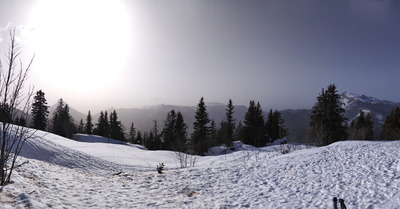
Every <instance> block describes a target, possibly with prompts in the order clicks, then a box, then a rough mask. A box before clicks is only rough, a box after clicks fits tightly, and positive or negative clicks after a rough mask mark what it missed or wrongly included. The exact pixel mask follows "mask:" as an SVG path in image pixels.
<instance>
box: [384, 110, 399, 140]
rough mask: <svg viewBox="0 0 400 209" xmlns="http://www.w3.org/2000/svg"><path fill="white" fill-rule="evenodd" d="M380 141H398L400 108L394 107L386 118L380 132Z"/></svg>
mask: <svg viewBox="0 0 400 209" xmlns="http://www.w3.org/2000/svg"><path fill="white" fill-rule="evenodd" d="M381 139H382V140H399V139H400V108H399V107H395V108H394V109H393V110H392V112H391V113H390V115H388V116H387V117H386V120H385V123H384V124H383V127H382V132H381Z"/></svg>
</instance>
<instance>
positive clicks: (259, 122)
mask: <svg viewBox="0 0 400 209" xmlns="http://www.w3.org/2000/svg"><path fill="white" fill-rule="evenodd" d="M242 137H243V138H242V140H243V142H244V143H245V144H251V145H253V146H256V147H261V146H265V144H266V143H267V142H268V140H267V136H266V130H265V123H264V115H263V112H262V109H261V105H260V103H257V105H256V104H255V102H254V100H251V101H250V105H249V108H248V110H247V112H246V115H245V118H244V126H243V132H242Z"/></svg>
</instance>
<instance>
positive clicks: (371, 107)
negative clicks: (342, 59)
mask: <svg viewBox="0 0 400 209" xmlns="http://www.w3.org/2000/svg"><path fill="white" fill-rule="evenodd" d="M340 95H341V102H342V103H343V104H344V106H343V107H344V109H345V110H346V113H345V116H346V117H347V119H348V120H349V121H348V123H349V124H350V122H351V120H353V119H355V118H356V117H358V115H359V112H360V111H363V112H364V113H370V114H371V116H372V120H373V122H374V136H375V138H378V136H379V134H380V130H381V128H382V125H383V123H384V121H385V119H386V117H387V115H389V114H390V112H391V111H392V110H393V108H394V107H395V106H400V103H397V102H392V101H388V100H380V99H377V98H375V97H370V96H366V95H362V94H361V95H360V94H356V93H352V92H348V91H345V92H343V93H341V94H340ZM66 104H67V103H66ZM56 105H57V104H55V105H53V106H51V108H50V112H51V114H50V117H51V116H52V112H53V111H54V110H55V109H56ZM206 105H207V111H208V114H209V118H210V119H212V120H214V121H215V123H216V125H217V127H218V126H219V124H220V123H221V121H223V120H224V119H225V108H226V104H223V103H217V102H209V103H206ZM247 108H248V107H247V106H245V105H235V109H234V111H235V113H234V118H235V120H236V123H239V121H242V122H243V120H244V116H245V114H246V112H247ZM113 110H115V111H116V112H117V113H118V117H119V120H121V122H122V124H123V125H124V127H125V130H126V131H127V130H128V129H129V127H130V126H131V123H134V126H135V128H136V130H140V131H141V132H144V131H150V130H151V129H152V128H153V127H154V121H157V128H158V130H160V131H161V130H162V128H163V125H164V121H165V119H166V116H167V113H168V112H170V111H171V110H175V112H181V113H182V115H183V117H184V121H185V123H186V124H187V125H188V134H190V133H191V132H192V131H193V122H194V114H195V111H196V106H181V105H170V104H158V105H148V106H144V107H140V108H137V107H134V108H109V109H108V110H107V112H109V113H110V112H111V111H113ZM268 111H269V109H264V116H265V118H266V117H267V115H268ZM280 112H281V114H282V118H283V119H284V120H285V125H286V127H287V128H288V129H289V137H288V138H289V140H292V141H303V140H305V139H307V138H308V123H309V121H310V117H309V116H310V113H311V109H286V110H281V111H280ZM70 114H71V116H72V117H73V118H74V121H75V123H78V122H79V121H80V119H82V120H83V121H84V122H85V120H86V116H87V114H84V113H81V112H79V111H77V110H76V109H74V108H73V107H71V106H70ZM99 115H100V113H95V114H93V113H92V118H93V120H92V123H93V124H96V123H97V119H98V117H99Z"/></svg>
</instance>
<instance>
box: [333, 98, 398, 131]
mask: <svg viewBox="0 0 400 209" xmlns="http://www.w3.org/2000/svg"><path fill="white" fill-rule="evenodd" d="M341 96H342V102H343V104H344V108H345V110H346V117H347V119H349V122H350V121H352V120H354V119H355V118H357V117H358V116H359V115H360V111H363V112H364V114H365V115H366V114H370V115H371V118H372V121H373V122H374V135H375V137H379V134H380V132H381V129H382V125H383V123H384V122H385V120H386V117H387V116H388V115H389V114H390V112H391V111H392V110H393V108H395V107H396V106H400V103H396V102H392V101H386V100H380V99H377V98H374V97H369V96H366V95H358V94H355V93H351V92H343V93H342V94H341Z"/></svg>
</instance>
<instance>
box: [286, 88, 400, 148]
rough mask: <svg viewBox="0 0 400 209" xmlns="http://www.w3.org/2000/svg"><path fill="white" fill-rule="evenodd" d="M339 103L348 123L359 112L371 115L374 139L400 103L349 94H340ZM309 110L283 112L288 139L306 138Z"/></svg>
mask: <svg viewBox="0 0 400 209" xmlns="http://www.w3.org/2000/svg"><path fill="white" fill-rule="evenodd" d="M341 102H342V103H343V108H344V109H345V110H346V113H345V116H346V118H347V119H348V122H349V124H350V122H351V121H352V120H354V119H356V118H357V117H358V116H359V114H360V111H363V112H364V114H365V115H366V114H368V113H369V114H371V118H372V121H373V122H374V137H375V138H376V139H378V138H379V134H380V132H381V129H382V125H383V123H384V122H385V120H386V117H387V116H388V115H389V114H390V112H391V111H392V110H393V109H394V108H395V107H396V106H400V103H396V102H391V101H386V100H380V99H377V98H374V97H369V96H366V95H359V94H355V93H351V92H343V93H342V94H341ZM310 113H311V110H309V109H307V110H283V111H282V117H283V118H284V119H285V124H286V126H287V127H288V128H289V134H290V135H289V139H292V140H294V141H301V140H303V139H306V138H307V134H308V129H307V128H308V123H309V122H310Z"/></svg>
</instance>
